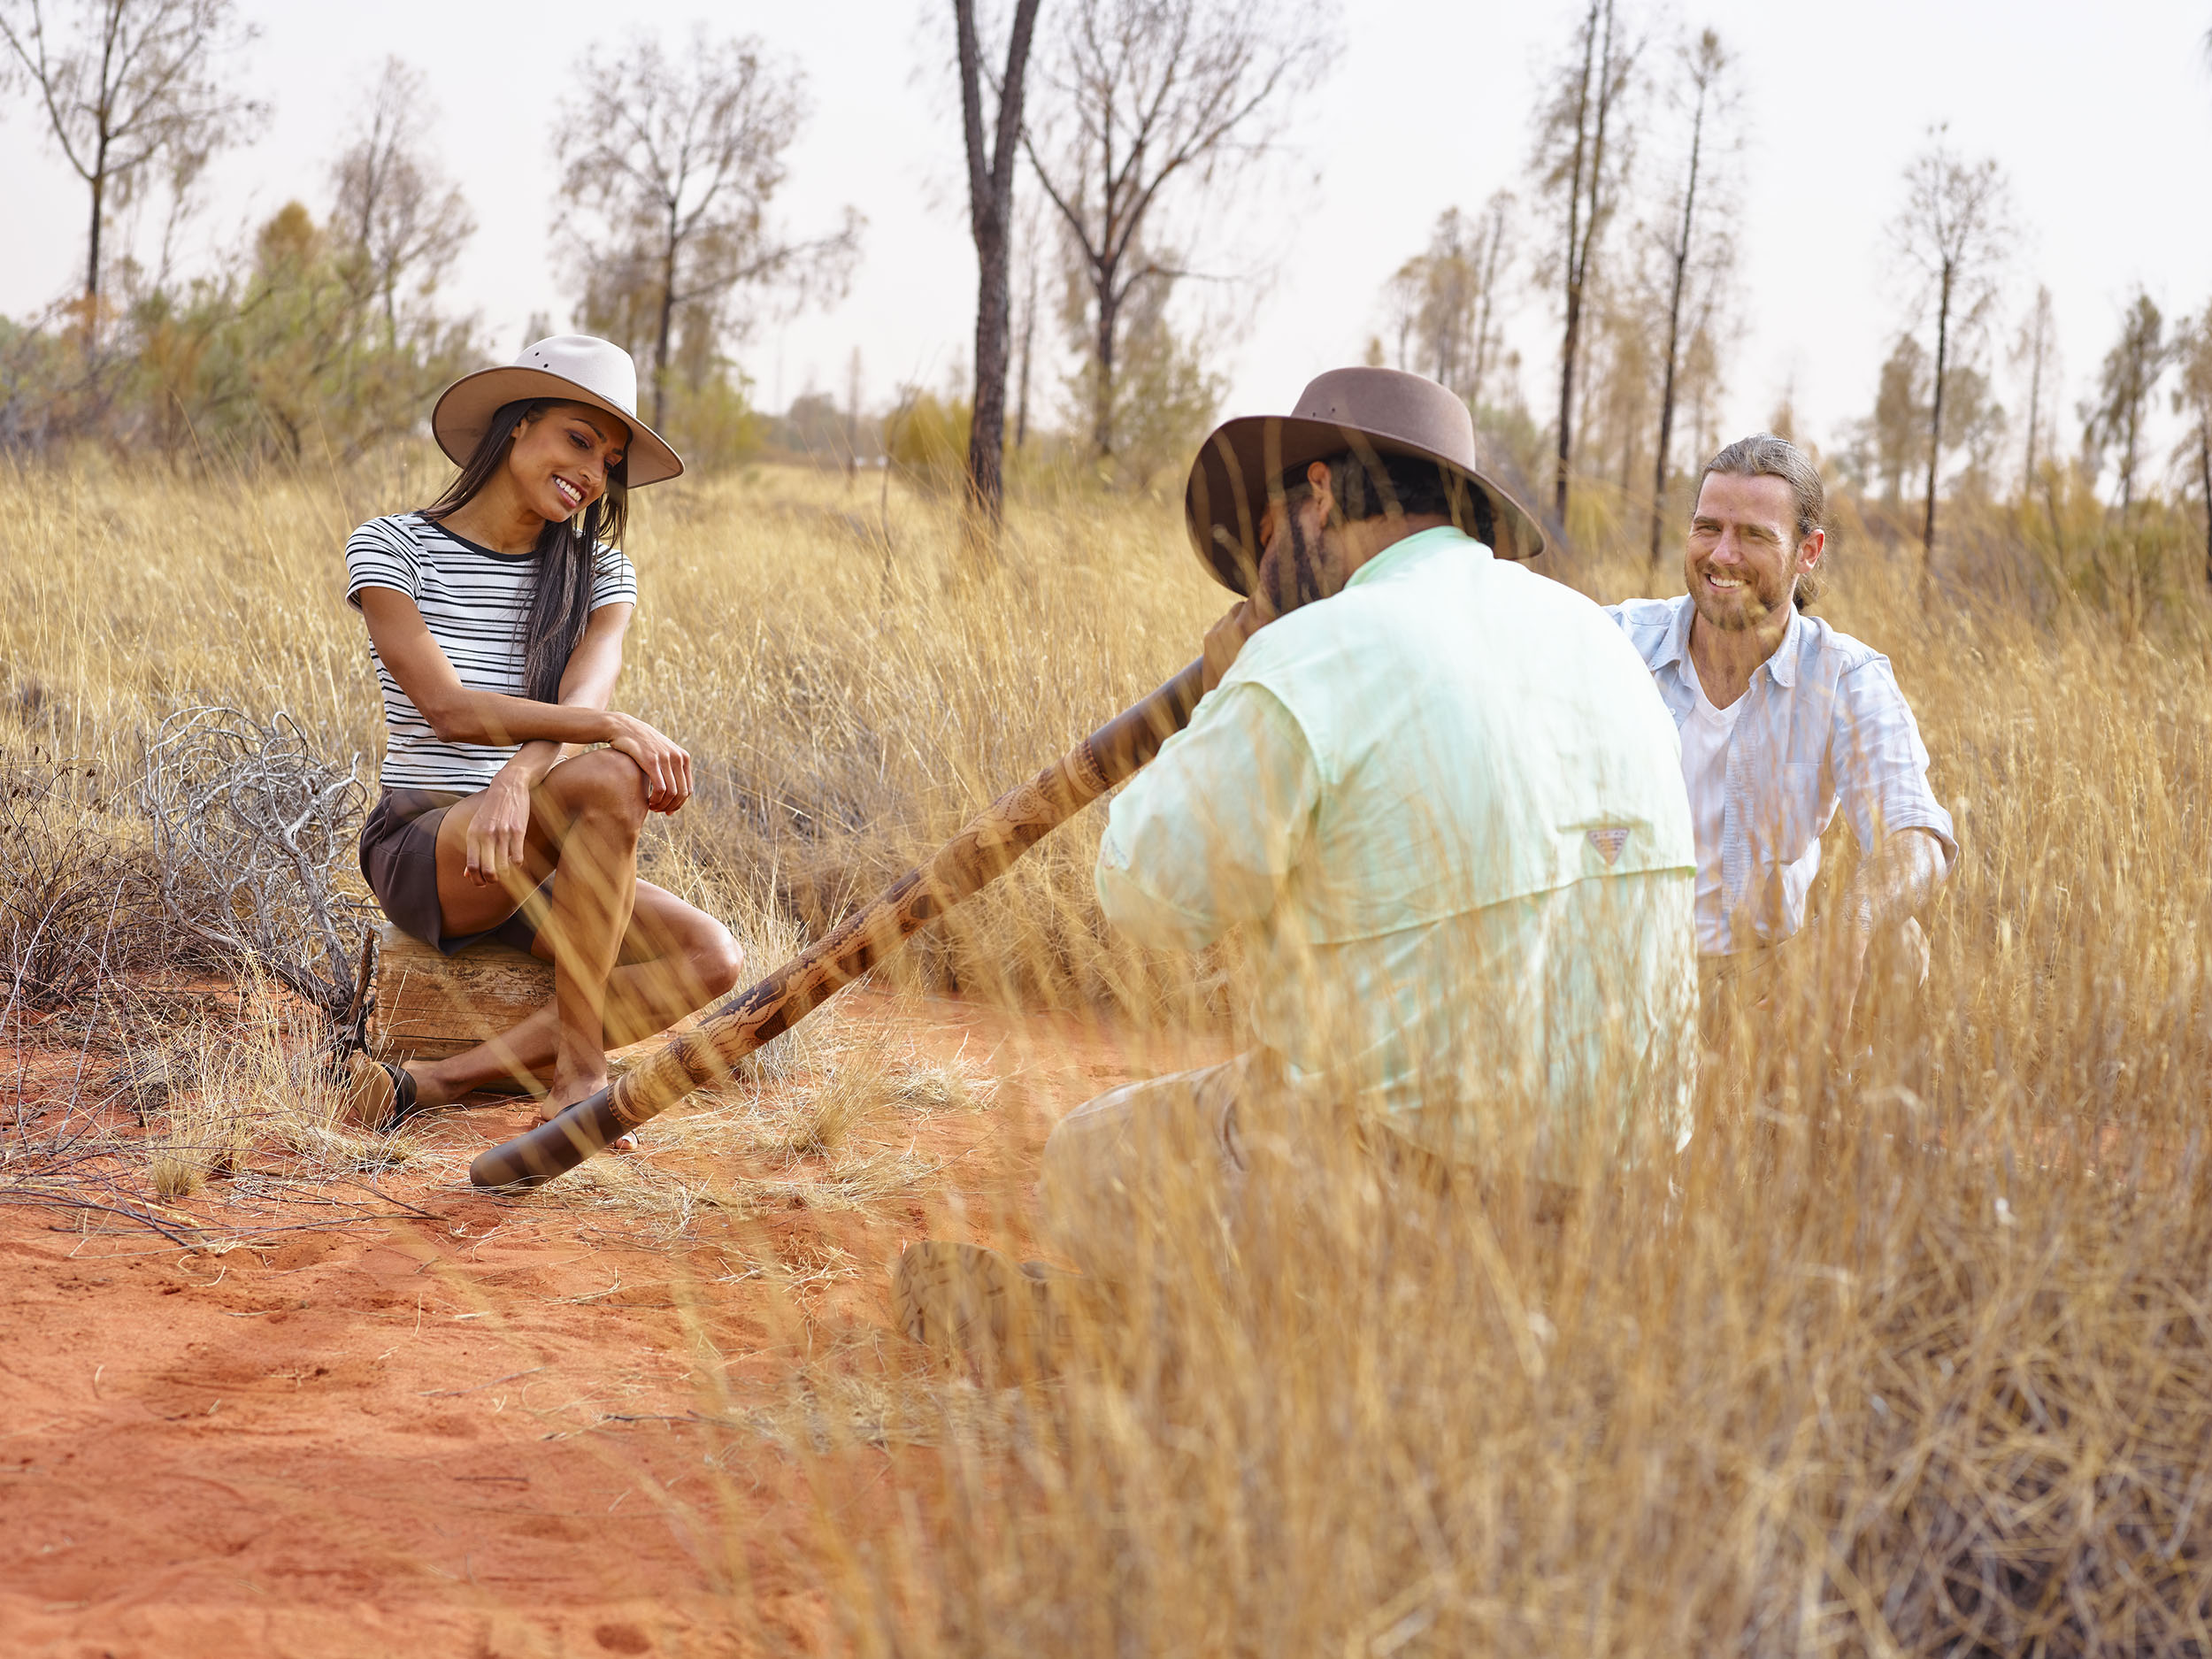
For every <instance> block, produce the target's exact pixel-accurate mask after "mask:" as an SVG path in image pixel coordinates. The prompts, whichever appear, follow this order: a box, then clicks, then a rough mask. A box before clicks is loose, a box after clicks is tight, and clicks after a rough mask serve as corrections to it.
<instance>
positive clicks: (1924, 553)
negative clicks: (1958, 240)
mask: <svg viewBox="0 0 2212 1659" xmlns="http://www.w3.org/2000/svg"><path fill="white" fill-rule="evenodd" d="M1951 275H1952V265H1951V262H1950V261H1949V260H1945V261H1944V262H1943V287H1942V290H1941V293H1940V295H1939V297H1938V298H1937V300H1936V360H1935V392H1934V395H1933V396H1932V397H1931V398H1930V399H1929V400H1928V401H1929V413H1928V511H1927V516H1926V517H1925V518H1923V519H1922V520H1921V526H1920V590H1921V597H1922V599H1923V600H1925V599H1926V598H1927V596H1928V591H1929V588H1930V586H1931V584H1932V582H1933V581H1934V580H1935V533H1936V467H1937V465H1938V463H1939V461H1940V460H1941V458H1942V456H1943V369H1944V361H1945V358H1946V357H1947V355H1948V353H1949V350H1950V344H1951Z"/></svg>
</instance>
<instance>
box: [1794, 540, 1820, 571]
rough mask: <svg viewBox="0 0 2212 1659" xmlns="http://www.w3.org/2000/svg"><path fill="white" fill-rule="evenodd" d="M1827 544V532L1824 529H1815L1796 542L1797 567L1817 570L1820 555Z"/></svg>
mask: <svg viewBox="0 0 2212 1659" xmlns="http://www.w3.org/2000/svg"><path fill="white" fill-rule="evenodd" d="M1827 546H1828V533H1827V532H1826V531H1825V530H1815V531H1814V532H1813V533H1812V534H1810V535H1809V536H1807V537H1806V538H1805V539H1804V540H1803V541H1800V542H1799V543H1798V544H1797V568H1798V569H1799V570H1800V571H1813V570H1817V569H1818V568H1819V566H1820V556H1821V554H1822V552H1823V551H1824V549H1826V548H1827Z"/></svg>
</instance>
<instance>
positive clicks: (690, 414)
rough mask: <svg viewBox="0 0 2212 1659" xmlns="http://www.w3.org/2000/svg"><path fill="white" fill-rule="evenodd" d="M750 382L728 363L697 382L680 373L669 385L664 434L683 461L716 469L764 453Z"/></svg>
mask: <svg viewBox="0 0 2212 1659" xmlns="http://www.w3.org/2000/svg"><path fill="white" fill-rule="evenodd" d="M750 389H751V382H750V381H749V380H747V379H746V378H745V377H744V376H743V375H742V374H740V373H736V372H734V371H733V370H732V369H731V368H730V367H729V366H728V365H726V364H720V363H718V364H717V365H716V366H715V368H714V370H713V372H712V373H707V374H704V375H702V376H701V377H700V378H699V379H698V380H691V379H688V378H687V377H678V378H677V379H675V380H672V383H671V384H670V386H669V388H668V419H667V423H666V426H664V429H663V431H662V434H661V435H662V436H663V437H664V438H666V439H667V440H668V442H670V444H671V445H672V446H673V447H674V449H675V450H676V453H677V454H679V455H680V456H682V457H684V465H685V466H686V467H687V468H689V469H691V470H692V471H695V472H715V471H718V470H719V469H721V468H723V467H726V466H733V465H736V464H737V463H739V462H741V461H745V460H749V459H750V458H751V457H753V456H755V455H757V454H758V453H759V451H760V416H759V414H758V413H757V411H755V410H754V408H753V404H752V400H751V398H750V397H749V396H747V393H748V392H749V390H750Z"/></svg>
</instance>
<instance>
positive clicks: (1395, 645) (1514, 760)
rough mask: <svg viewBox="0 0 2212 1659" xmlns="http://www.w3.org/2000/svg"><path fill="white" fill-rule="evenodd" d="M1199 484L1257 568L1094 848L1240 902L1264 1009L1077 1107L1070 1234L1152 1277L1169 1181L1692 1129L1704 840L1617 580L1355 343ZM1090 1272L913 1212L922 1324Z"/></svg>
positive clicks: (957, 1320) (1583, 1147)
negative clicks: (1574, 570) (1596, 587)
mask: <svg viewBox="0 0 2212 1659" xmlns="http://www.w3.org/2000/svg"><path fill="white" fill-rule="evenodd" d="M1186 509H1187V522H1188V526H1189V529H1190V533H1191V535H1192V537H1193V540H1194V541H1195V543H1196V544H1197V548H1198V551H1199V553H1200V555H1201V556H1202V557H1203V558H1204V559H1205V561H1206V563H1207V565H1208V566H1209V568H1210V571H1211V572H1212V573H1213V574H1214V575H1215V576H1216V578H1217V580H1220V581H1221V582H1222V583H1223V584H1224V585H1225V586H1226V587H1228V588H1231V589H1233V591H1235V592H1236V593H1238V594H1240V595H1248V597H1247V598H1245V600H1244V601H1243V603H1240V604H1239V605H1238V606H1237V607H1236V608H1235V609H1234V610H1233V611H1231V612H1230V613H1229V615H1228V616H1227V617H1225V618H1223V620H1222V621H1221V622H1220V623H1219V624H1217V626H1215V627H1214V629H1213V630H1212V632H1211V633H1210V634H1209V635H1208V636H1207V641H1206V657H1207V665H1208V678H1209V682H1210V689H1209V691H1208V692H1207V694H1206V695H1205V697H1204V699H1203V700H1202V702H1201V703H1199V705H1198V708H1197V710H1196V712H1195V714H1194V716H1193V718H1192V719H1191V722H1190V724H1189V726H1188V727H1187V729H1186V730H1184V731H1183V732H1181V733H1178V734H1177V735H1176V736H1174V737H1172V738H1171V739H1169V740H1168V741H1167V743H1166V745H1165V746H1164V748H1163V749H1162V750H1161V752H1160V754H1159V757H1158V758H1157V759H1156V760H1155V761H1154V762H1153V763H1152V764H1151V765H1150V766H1149V767H1148V768H1147V769H1146V770H1145V771H1144V772H1141V773H1140V774H1139V775H1138V776H1137V777H1136V779H1134V780H1133V781H1132V782H1131V783H1130V784H1129V785H1128V786H1127V787H1126V788H1125V790H1124V791H1123V793H1122V794H1121V795H1120V796H1119V798H1118V799H1117V800H1116V801H1115V802H1114V803H1113V806H1112V815H1111V818H1110V822H1109V825H1108V827H1107V831H1106V834H1105V839H1104V843H1103V845H1102V848H1101V849H1100V853H1099V861H1098V869H1097V878H1096V884H1097V890H1098V896H1099V901H1100V903H1101V904H1102V906H1103V908H1104V910H1105V912H1106V915H1107V916H1108V918H1110V920H1111V921H1112V922H1113V923H1114V924H1115V925H1116V926H1118V927H1119V928H1120V929H1122V930H1123V931H1124V932H1125V933H1129V934H1131V935H1133V937H1135V938H1136V939H1137V940H1139V941H1142V942H1143V943H1145V944H1147V945H1151V946H1155V947H1160V948H1168V949H1183V950H1197V949H1202V948H1204V947H1206V946H1208V945H1210V944H1211V943H1213V942H1214V941H1216V940H1218V939H1220V938H1221V937H1222V936H1223V935H1224V934H1225V933H1228V932H1229V931H1230V930H1232V929H1241V930H1244V933H1245V938H1246V942H1247V946H1248V950H1247V956H1248V961H1249V963H1250V965H1251V975H1252V980H1253V988H1252V1002H1251V1005H1250V1010H1249V1011H1250V1023H1251V1026H1252V1030H1253V1034H1254V1036H1255V1037H1256V1047H1255V1048H1252V1049H1251V1050H1250V1051H1249V1052H1248V1053H1246V1054H1244V1055H1241V1056H1239V1057H1238V1058H1236V1059H1234V1060H1232V1061H1230V1062H1227V1063H1226V1064H1221V1065H1217V1066H1213V1067H1210V1068H1208V1069H1206V1070H1204V1071H1194V1072H1187V1073H1184V1074H1181V1075H1178V1076H1171V1077H1165V1078H1161V1079H1155V1080H1152V1081H1149V1082H1144V1083H1138V1084H1133V1085H1131V1086H1129V1087H1125V1088H1120V1089H1117V1090H1115V1091H1113V1092H1112V1093H1111V1094H1106V1095H1104V1096H1102V1097H1101V1098H1099V1099H1097V1100H1094V1101H1093V1102H1090V1103H1089V1104H1087V1105H1086V1106H1083V1107H1081V1108H1079V1109H1078V1110H1076V1111H1075V1112H1073V1113H1072V1114H1071V1116H1070V1117H1069V1118H1066V1119H1065V1120H1064V1122H1063V1123H1061V1124H1060V1125H1059V1126H1058V1127H1057V1128H1056V1130H1055V1131H1054V1132H1053V1134H1052V1136H1051V1139H1050V1141H1049V1142H1048V1145H1047V1147H1046V1148H1045V1154H1044V1167H1043V1171H1042V1179H1041V1198H1042V1203H1043V1211H1044V1214H1043V1221H1044V1231H1045V1234H1046V1236H1047V1237H1048V1240H1050V1241H1051V1242H1052V1243H1053V1244H1054V1245H1055V1246H1056V1248H1058V1249H1059V1250H1060V1251H1061V1252H1062V1253H1063V1254H1064V1256H1067V1257H1068V1258H1069V1259H1071V1260H1072V1261H1073V1262H1074V1263H1077V1264H1078V1265H1079V1267H1080V1268H1081V1269H1082V1270H1083V1272H1084V1273H1085V1274H1086V1275H1087V1276H1089V1277H1090V1278H1091V1279H1093V1280H1102V1281H1106V1282H1109V1283H1112V1282H1117V1281H1118V1282H1128V1281H1129V1279H1131V1276H1132V1275H1133V1274H1135V1273H1136V1272H1137V1271H1139V1269H1140V1267H1141V1264H1142V1262H1143V1260H1144V1259H1145V1256H1147V1254H1148V1249H1149V1247H1148V1245H1147V1243H1146V1239H1147V1236H1148V1235H1147V1229H1148V1226H1151V1227H1153V1228H1154V1229H1155V1230H1156V1226H1157V1221H1158V1216H1159V1212H1160V1199H1161V1194H1163V1193H1164V1191H1166V1190H1167V1189H1169V1188H1170V1187H1175V1186H1179V1185H1180V1186H1185V1187H1186V1189H1187V1184H1188V1183H1192V1182H1195V1183H1196V1184H1197V1185H1198V1186H1199V1187H1200V1188H1201V1189H1202V1198H1203V1201H1204V1202H1206V1203H1207V1204H1208V1205H1210V1207H1211V1209H1212V1210H1213V1212H1214V1213H1215V1214H1216V1215H1217V1217H1218V1218H1219V1220H1220V1223H1221V1225H1222V1227H1223V1228H1224V1229H1225V1232H1226V1233H1227V1235H1228V1236H1229V1237H1231V1238H1234V1237H1236V1236H1237V1230H1238V1225H1239V1224H1238V1217H1239V1216H1240V1213H1242V1212H1244V1211H1246V1210H1248V1209H1249V1208H1250V1207H1251V1201H1252V1200H1253V1199H1254V1198H1255V1197H1256V1196H1257V1193H1256V1190H1253V1189H1256V1187H1257V1185H1258V1183H1260V1182H1262V1181H1263V1180H1265V1179H1267V1176H1266V1173H1265V1171H1267V1170H1268V1169H1270V1168H1275V1169H1280V1168H1282V1167H1283V1165H1282V1164H1281V1162H1280V1160H1281V1159H1284V1158H1287V1159H1288V1160H1289V1161H1290V1163H1291V1164H1293V1165H1295V1164H1297V1163H1298V1162H1299V1160H1300V1159H1301V1158H1302V1157H1304V1158H1306V1159H1307V1160H1308V1161H1309V1164H1310V1168H1315V1169H1328V1168H1333V1167H1341V1165H1340V1164H1330V1163H1328V1162H1327V1159H1328V1158H1329V1157H1330V1156H1335V1157H1338V1158H1340V1159H1343V1158H1351V1159H1363V1160H1368V1161H1370V1162H1371V1165H1372V1167H1373V1168H1374V1169H1375V1170H1376V1171H1377V1172H1378V1173H1379V1175H1380V1176H1381V1177H1382V1179H1386V1180H1395V1179H1407V1178H1408V1177H1409V1175H1412V1174H1417V1175H1419V1176H1420V1177H1422V1178H1429V1177H1432V1176H1434V1175H1435V1174H1437V1173H1438V1172H1439V1171H1450V1170H1451V1169H1452V1168H1453V1167H1454V1166H1473V1167H1475V1168H1476V1169H1478V1170H1481V1171H1485V1172H1486V1173H1494V1174H1496V1175H1499V1176H1501V1177H1503V1178H1505V1179H1521V1180H1526V1181H1530V1182H1542V1183H1546V1184H1548V1185H1551V1186H1554V1187H1573V1186H1575V1185H1577V1184H1578V1183H1581V1182H1584V1181H1585V1180H1586V1179H1588V1178H1590V1177H1591V1176H1593V1175H1594V1174H1596V1173H1598V1172H1600V1171H1602V1170H1604V1169H1606V1168H1610V1167H1617V1166H1618V1164H1619V1163H1620V1162H1621V1161H1622V1160H1624V1159H1625V1158H1629V1157H1632V1156H1636V1154H1637V1152H1638V1150H1639V1149H1640V1148H1643V1147H1646V1146H1649V1147H1653V1148H1665V1149H1669V1150H1671V1149H1672V1148H1674V1147H1676V1146H1677V1145H1678V1143H1679V1137H1680V1136H1681V1135H1682V1134H1683V1133H1686V1089H1687V1085H1688V1080H1689V1079H1688V1077H1687V1066H1688V1065H1689V1064H1694V1048H1695V1037H1694V1033H1695V1002H1696V970H1695V964H1694V935H1693V932H1692V923H1691V911H1692V904H1693V889H1694V864H1695V853H1694V845H1693V841H1692V835H1691V828H1690V822H1689V814H1688V810H1687V807H1686V803H1685V802H1684V800H1683V792H1682V783H1681V777H1680V773H1679V771H1678V757H1677V747H1676V738H1675V732H1674V723H1673V721H1672V719H1671V718H1670V717H1669V715H1668V712H1667V710H1666V708H1665V706H1664V705H1663V703H1662V702H1661V701H1660V699H1659V696H1658V694H1657V693H1656V692H1655V690H1654V688H1653V686H1652V683H1651V679H1650V676H1649V675H1648V673H1647V672H1646V671H1645V669H1644V666H1643V664H1641V663H1640V661H1639V660H1638V658H1637V657H1636V654H1635V653H1634V651H1632V649H1629V648H1628V646H1627V644H1626V643H1625V642H1624V641H1623V639H1622V638H1621V636H1620V634H1619V633H1618V632H1617V630H1616V629H1615V628H1614V627H1613V626H1611V625H1610V624H1609V622H1608V620H1607V619H1606V617H1605V614H1604V613H1603V611H1601V610H1600V609H1599V608H1598V607H1597V606H1596V605H1595V604H1594V603H1591V602H1590V601H1588V600H1587V599H1585V598H1584V597H1582V596H1581V595H1578V594H1577V593H1575V592H1574V591H1572V590H1571V589H1570V588H1565V587H1563V586H1562V585H1560V584H1558V583H1555V582H1552V581H1548V580H1545V579H1543V578H1542V577H1540V576H1537V575H1534V574H1532V573H1531V572H1529V571H1527V570H1525V569H1524V568H1523V567H1522V566H1521V565H1519V564H1517V563H1513V562H1509V561H1513V560H1517V559H1524V558H1527V557H1532V556H1533V555H1534V554H1536V553H1538V552H1540V551H1541V550H1542V547H1543V540H1542V533H1541V532H1540V530H1539V529H1538V528H1537V526H1535V524H1534V522H1533V521H1532V519H1531V518H1530V517H1529V515H1528V514H1527V513H1526V512H1525V511H1524V510H1523V509H1522V508H1521V507H1520V506H1519V505H1518V504H1517V503H1515V502H1514V501H1513V500H1512V498H1511V497H1510V496H1509V495H1507V494H1506V493H1505V492H1504V491H1503V490H1502V489H1500V488H1498V487H1497V486H1495V485H1494V484H1493V483H1492V482H1490V480H1487V479H1486V478H1485V477H1483V475H1482V474H1481V472H1479V470H1478V468H1477V465H1476V456H1475V443H1474V428H1473V423H1472V421H1471V419H1469V416H1468V412H1467V409H1466V406H1465V405H1464V404H1463V403H1461V402H1460V401H1459V400H1458V399H1457V398H1455V396H1452V395H1451V394H1450V393H1449V392H1448V391H1447V390H1446V389H1445V388H1442V387H1441V386H1439V385H1437V384H1436V383H1434V382H1433V381H1430V380H1424V379H1422V378H1420V377H1418V376H1416V375H1409V374H1402V373H1394V372H1392V371H1388V370H1382V369H1343V370H1338V371H1336V372H1334V373H1329V374H1325V375H1323V376H1322V377H1321V378H1320V379H1319V380H1316V381H1314V382H1313V384H1312V385H1310V387H1308V388H1306V392H1305V394H1304V396H1302V398H1301V400H1300V402H1299V404H1298V407H1297V411H1296V412H1295V414H1294V415H1293V416H1291V417H1289V418H1287V419H1282V418H1261V419H1247V420H1237V421H1232V422H1230V423H1228V424H1227V425H1226V426H1223V427H1222V428H1221V429H1220V430H1219V431H1217V432H1216V433H1215V434H1213V435H1212V436H1211V437H1210V438H1209V439H1208V441H1207V442H1206V445H1205V447H1204V449H1202V451H1201V454H1200V457H1199V459H1198V462H1197V464H1196V465H1195V466H1194V469H1193V471H1192V473H1191V478H1190V482H1189V485H1188V488H1187V493H1186ZM1262 1146H1264V1148H1265V1149H1266V1156H1264V1157H1256V1156H1254V1154H1255V1150H1256V1148H1260V1147H1262ZM1507 1164H1511V1165H1512V1166H1513V1167H1512V1168H1510V1169H1508V1168H1506V1167H1503V1166H1505V1165H1507ZM1056 1285H1057V1286H1060V1287H1061V1289H1060V1291H1058V1292H1056V1290H1055V1286H1056ZM1067 1285H1068V1281H1067V1280H1066V1279H1056V1278H1055V1276H1054V1275H1053V1274H1052V1273H1050V1272H1049V1271H1044V1270H1038V1269H1032V1270H1030V1271H1028V1272H1027V1273H1026V1274H1025V1273H1023V1272H1022V1271H1019V1270H1017V1269H1015V1268H1014V1266H1013V1264H1012V1263H1007V1262H1004V1261H1002V1259H1001V1258H998V1257H996V1256H994V1255H992V1254H991V1253H989V1252H985V1251H979V1250H977V1249H975V1248H972V1247H966V1246H955V1245H944V1244H936V1245H918V1246H916V1247H914V1248H912V1249H910V1250H909V1251H908V1252H907V1254H906V1256H905V1257H904V1258H902V1263H901V1265H900V1270H899V1273H898V1276H897V1281H896V1289H895V1302H896V1304H897V1310H898V1315H899V1318H900V1322H901V1324H902V1326H903V1327H904V1328H905V1329H906V1330H907V1331H908V1332H909V1333H910V1334H912V1335H914V1336H916V1337H918V1338H919V1339H921V1340H925V1341H928V1342H932V1343H933V1344H938V1345H952V1346H966V1347H970V1348H974V1347H977V1346H979V1345H980V1340H1002V1339H1003V1338H1004V1337H1005V1336H1006V1333H1007V1328H1008V1325H1009V1323H1010V1321H1011V1322H1025V1323H1032V1324H1033V1322H1034V1320H1035V1319H1036V1317H1038V1314H1039V1313H1040V1311H1041V1312H1042V1313H1043V1314H1044V1315H1045V1316H1046V1317H1051V1308H1050V1303H1051V1302H1052V1300H1053V1298H1054V1296H1055V1294H1066V1287H1067ZM979 1322H987V1324H988V1325H989V1327H990V1328H989V1329H988V1330H987V1331H978V1330H977V1329H975V1328H974V1327H975V1326H977V1325H978V1324H979Z"/></svg>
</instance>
